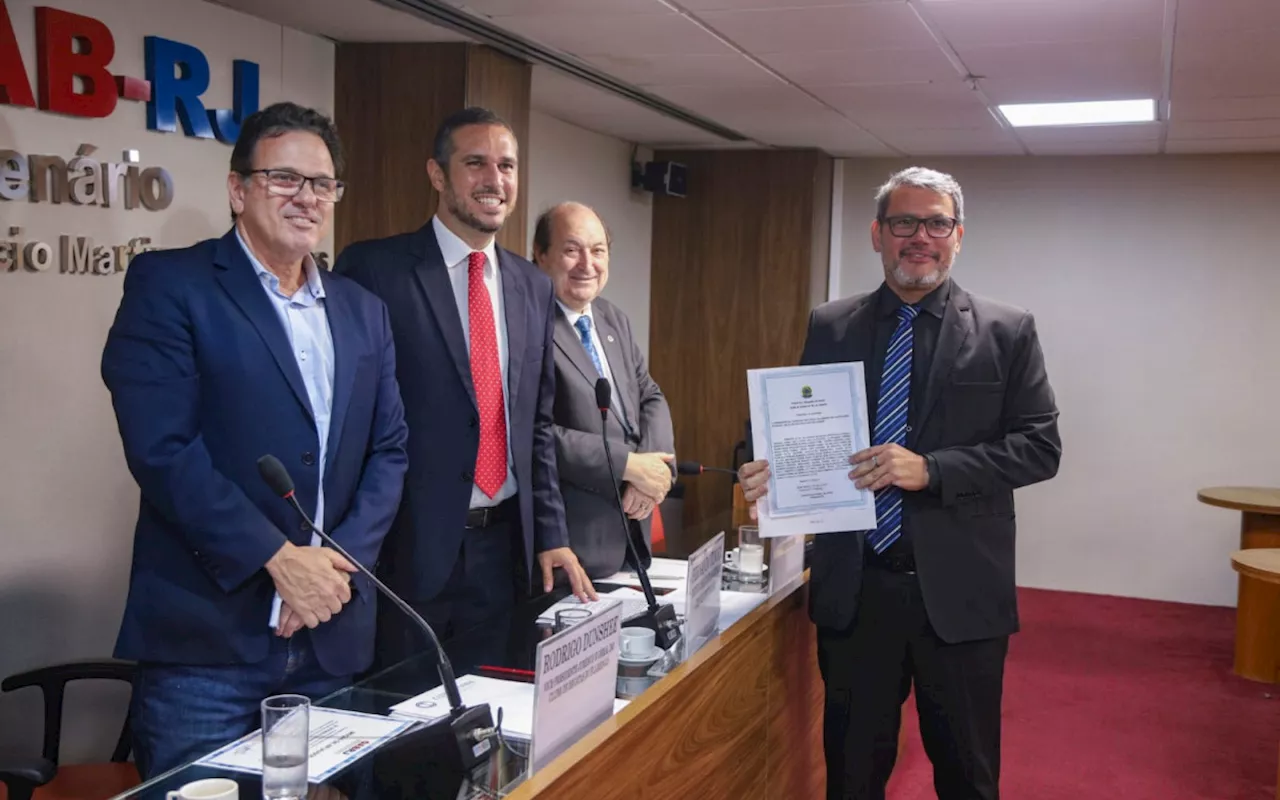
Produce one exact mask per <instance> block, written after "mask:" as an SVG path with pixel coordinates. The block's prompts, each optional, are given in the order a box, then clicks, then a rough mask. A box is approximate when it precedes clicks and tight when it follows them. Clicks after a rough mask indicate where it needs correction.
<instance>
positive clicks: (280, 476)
mask: <svg viewBox="0 0 1280 800" xmlns="http://www.w3.org/2000/svg"><path fill="white" fill-rule="evenodd" d="M258 474H260V475H261V476H262V479H263V480H264V481H266V482H267V485H268V486H270V487H271V491H273V492H275V493H276V494H278V495H280V496H281V497H288V496H289V495H291V494H293V478H291V477H289V470H287V469H285V468H284V464H281V463H280V459H278V458H276V457H275V456H273V455H270V454H268V455H265V456H263V457H262V458H260V459H258Z"/></svg>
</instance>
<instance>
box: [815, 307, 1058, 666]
mask: <svg viewBox="0 0 1280 800" xmlns="http://www.w3.org/2000/svg"><path fill="white" fill-rule="evenodd" d="M874 339H875V294H874V293H872V294H867V295H861V296H859V297H851V298H847V299H844V300H836V301H833V302H830V303H826V304H824V305H822V306H819V307H818V308H817V309H815V310H814V311H813V313H812V314H811V315H810V317H809V332H808V335H807V337H806V339H805V345H804V353H803V355H802V356H801V358H800V362H801V363H802V364H823V363H835V362H842V361H862V362H864V363H866V364H870V363H872V349H873V347H874ZM921 389H923V392H924V394H923V395H917V396H920V397H923V404H922V405H921V406H920V409H921V410H920V415H919V424H917V425H916V426H915V427H914V428H913V430H911V431H910V432H909V433H908V434H907V449H909V450H911V451H913V452H916V453H919V454H921V455H924V454H931V455H932V456H933V458H934V459H935V461H936V463H937V467H938V473H939V477H940V485H939V487H938V491H937V492H936V493H935V492H929V491H928V490H925V491H920V492H905V493H904V496H903V526H904V528H906V529H907V530H908V531H909V532H910V536H911V541H912V543H913V546H914V550H915V560H916V570H917V574H918V577H919V580H920V588H921V592H922V593H923V595H924V602H925V608H926V610H927V612H928V614H929V621H930V622H931V623H932V625H933V628H934V630H935V631H937V633H938V635H939V636H940V637H941V638H942V639H943V640H944V641H946V642H963V641H972V640H977V639H986V638H990V637H994V636H1004V635H1007V634H1010V633H1013V632H1015V631H1016V630H1017V629H1018V609H1017V594H1016V590H1015V586H1014V530H1015V525H1014V510H1013V490H1014V489H1016V488H1018V487H1020V486H1026V485H1028V484H1032V483H1036V482H1038V481H1043V480H1047V479H1049V478H1052V477H1053V476H1054V474H1056V473H1057V471H1058V461H1059V459H1060V457H1061V455H1062V443H1061V440H1060V439H1059V437H1058V422H1057V420H1058V409H1057V406H1056V404H1055V401H1054V396H1053V389H1052V388H1050V386H1049V378H1048V375H1047V374H1046V372H1045V366H1044V354H1043V353H1042V352H1041V350H1040V342H1039V339H1038V338H1037V336H1036V328H1035V320H1034V319H1033V318H1032V316H1031V314H1030V313H1029V312H1027V311H1024V310H1022V309H1019V308H1014V307H1012V306H1007V305H1003V304H1001V303H997V302H995V301H992V300H987V299H985V298H981V297H976V296H974V295H971V294H969V293H968V292H966V291H964V290H963V289H961V288H960V287H959V286H958V285H955V284H954V283H953V284H952V287H951V296H950V298H949V300H948V302H947V307H946V311H945V312H944V313H943V317H942V330H941V332H940V333H939V336H938V344H937V348H936V350H935V353H934V359H933V364H932V366H931V368H930V370H929V377H928V380H927V382H926V385H925V386H924V387H913V388H912V394H913V395H916V393H917V392H918V391H920V390H921ZM863 539H864V534H863V533H857V534H851V535H846V534H823V535H820V536H816V537H815V538H814V550H813V559H812V569H811V572H810V579H811V585H810V607H809V612H810V616H811V617H812V619H813V621H814V622H815V623H816V624H818V625H819V626H822V627H829V628H836V629H843V628H847V627H848V626H849V625H851V624H852V623H853V620H854V617H855V615H856V614H857V610H858V596H859V591H860V589H861V585H862V546H863Z"/></svg>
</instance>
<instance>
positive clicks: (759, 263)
mask: <svg viewBox="0 0 1280 800" xmlns="http://www.w3.org/2000/svg"><path fill="white" fill-rule="evenodd" d="M655 158H657V159H666V160H672V161H678V162H681V163H683V164H685V165H686V166H687V167H688V168H689V196H688V197H685V198H678V197H656V198H655V199H654V204H653V248H652V252H653V256H652V258H653V264H652V283H651V297H652V299H651V301H650V325H649V330H650V341H649V354H650V369H651V371H652V373H653V376H654V379H655V380H656V381H657V382H658V384H659V385H660V386H662V391H663V394H665V395H666V397H667V401H668V402H669V403H670V405H671V415H672V420H673V422H674V424H675V433H676V452H677V454H678V455H679V457H680V458H681V459H693V460H697V461H701V462H703V463H705V464H710V465H717V466H720V465H723V466H728V465H729V464H730V460H731V458H732V456H733V448H734V444H735V443H737V442H738V441H740V440H741V439H742V438H743V436H744V423H745V422H746V419H747V383H746V372H747V370H748V369H750V368H756V367H776V366H785V365H790V364H794V363H796V360H797V359H798V358H799V356H800V350H801V348H802V347H803V344H804V334H805V329H806V326H807V322H808V317H809V311H810V309H811V307H812V302H811V294H810V293H811V285H812V284H813V283H814V281H815V278H816V276H814V275H813V270H814V262H815V256H819V257H818V258H817V259H816V260H817V261H819V262H821V261H822V260H823V259H821V257H820V256H821V253H820V252H818V251H819V250H820V249H825V248H826V245H825V243H822V242H821V239H822V235H821V234H822V232H823V231H826V230H829V229H828V228H827V227H825V226H826V225H828V224H829V218H830V207H831V195H830V185H831V184H830V178H829V177H826V178H825V179H824V178H823V175H822V173H823V172H826V173H828V175H829V173H830V171H831V163H832V162H831V158H830V157H829V156H826V155H824V154H822V153H819V152H817V151H812V150H759V151H744V150H731V151H682V152H659V153H657V154H655ZM824 187H825V190H826V191H825V194H824V193H823V189H824ZM822 269H823V270H824V271H823V275H824V276H825V265H824V266H823V267H822ZM684 483H685V485H686V487H687V489H686V494H685V502H684V509H685V514H684V534H683V536H682V537H681V538H682V541H681V543H680V546H681V549H682V550H684V551H685V552H687V551H689V550H691V549H693V548H695V547H697V546H698V545H700V544H701V543H702V542H704V541H705V540H706V539H707V538H709V537H710V536H712V535H714V534H715V533H716V532H717V531H720V530H731V526H732V520H731V506H732V489H731V486H730V483H729V480H728V479H727V478H725V477H721V476H716V475H703V476H701V477H699V478H694V479H685V481H684ZM676 555H680V554H676Z"/></svg>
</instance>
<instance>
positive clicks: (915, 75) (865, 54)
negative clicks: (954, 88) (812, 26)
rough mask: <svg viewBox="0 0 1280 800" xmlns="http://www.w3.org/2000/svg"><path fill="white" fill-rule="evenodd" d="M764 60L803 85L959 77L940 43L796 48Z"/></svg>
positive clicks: (907, 81) (919, 80)
mask: <svg viewBox="0 0 1280 800" xmlns="http://www.w3.org/2000/svg"><path fill="white" fill-rule="evenodd" d="M760 60H761V61H763V62H765V63H766V64H768V65H769V66H770V67H772V68H774V69H776V70H777V71H778V72H780V73H781V74H783V75H785V76H787V77H788V78H789V79H791V80H793V81H795V82H796V83H799V84H801V85H803V86H832V85H836V84H849V83H869V84H875V83H924V82H928V81H938V82H946V81H951V80H956V79H957V76H956V69H955V67H953V66H952V65H951V62H950V61H948V60H947V57H946V55H945V54H943V52H942V50H940V49H939V48H937V47H918V48H912V49H902V50H792V51H789V52H785V53H766V54H765V55H762V56H760Z"/></svg>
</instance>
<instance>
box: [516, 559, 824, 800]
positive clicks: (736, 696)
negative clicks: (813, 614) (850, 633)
mask: <svg viewBox="0 0 1280 800" xmlns="http://www.w3.org/2000/svg"><path fill="white" fill-rule="evenodd" d="M806 577H807V576H806ZM807 599H808V583H807V582H803V583H798V584H797V585H796V586H795V588H794V589H792V590H791V591H789V592H785V593H781V592H780V593H779V594H777V595H775V596H773V597H771V598H769V600H767V601H766V602H765V603H764V604H763V605H761V606H760V607H759V608H756V609H755V610H754V611H752V612H751V613H750V614H748V615H747V616H745V617H743V618H742V619H741V620H739V621H738V622H737V623H736V624H735V625H733V626H732V627H730V628H729V630H727V631H725V632H724V633H722V634H720V635H719V636H717V637H715V638H713V639H712V640H711V641H709V642H708V643H707V644H706V645H704V646H703V647H702V649H701V650H699V651H698V652H697V653H696V654H695V655H694V656H693V657H691V658H689V659H687V660H686V661H685V663H683V664H680V665H679V666H678V667H676V668H675V669H674V670H672V671H671V673H670V674H668V675H667V676H666V677H664V678H663V679H662V680H661V681H659V682H658V683H656V684H654V685H653V686H652V687H650V688H649V689H647V690H645V692H644V693H642V694H641V695H640V696H639V697H637V698H636V699H635V700H632V701H631V703H630V704H628V705H627V707H626V708H624V709H623V710H622V711H621V712H619V713H618V714H616V715H615V716H614V717H613V718H612V719H610V720H608V721H606V722H604V723H602V724H601V725H599V726H598V727H597V728H596V729H595V730H593V731H592V732H591V733H589V734H587V735H586V736H584V737H583V738H582V739H581V740H580V741H579V742H577V743H576V744H575V745H574V746H573V747H571V748H570V749H569V750H566V751H565V752H564V753H562V754H561V755H560V757H559V758H557V759H556V760H555V761H553V762H551V763H550V764H548V765H547V766H546V767H544V768H543V769H541V770H539V771H538V772H536V773H534V774H533V776H532V777H530V778H529V780H527V781H525V782H524V783H523V784H522V785H521V786H520V787H519V788H517V789H516V790H515V791H514V792H512V794H511V795H510V797H511V799H512V800H527V799H528V798H534V797H545V798H555V800H577V799H578V798H583V799H584V800H585V798H591V799H592V800H613V799H614V798H616V800H645V799H646V798H652V800H669V799H670V798H674V797H691V798H700V800H717V799H718V798H725V799H726V800H754V799H757V798H758V800H786V799H788V798H795V800H813V798H816V797H823V796H825V791H826V775H825V769H824V767H823V760H822V703H823V700H822V697H823V692H822V679H821V678H820V676H819V674H818V666H817V655H816V649H815V637H814V627H813V625H812V624H811V623H810V622H809V619H808V616H807V611H806V602H807Z"/></svg>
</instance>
